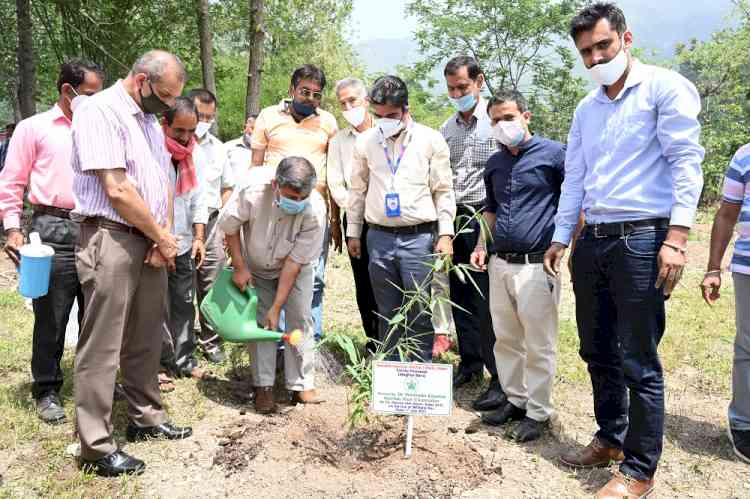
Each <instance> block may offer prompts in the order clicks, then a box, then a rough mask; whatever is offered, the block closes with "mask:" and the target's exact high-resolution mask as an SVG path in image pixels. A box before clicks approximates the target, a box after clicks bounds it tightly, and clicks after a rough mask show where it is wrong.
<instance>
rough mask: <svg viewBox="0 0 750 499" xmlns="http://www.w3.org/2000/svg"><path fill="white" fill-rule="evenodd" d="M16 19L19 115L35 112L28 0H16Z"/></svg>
mask: <svg viewBox="0 0 750 499" xmlns="http://www.w3.org/2000/svg"><path fill="white" fill-rule="evenodd" d="M16 20H17V23H18V27H17V30H18V49H17V51H16V57H17V58H18V80H19V81H18V107H19V109H20V111H21V117H23V118H28V117H29V116H32V115H34V114H36V101H35V97H36V62H35V61H34V41H33V33H32V25H31V3H30V0H16Z"/></svg>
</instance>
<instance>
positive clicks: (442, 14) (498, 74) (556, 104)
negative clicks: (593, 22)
mask: <svg viewBox="0 0 750 499" xmlns="http://www.w3.org/2000/svg"><path fill="white" fill-rule="evenodd" d="M582 4H583V1H582V0H559V1H555V2H550V1H547V0H409V1H408V2H407V11H408V12H409V13H410V14H412V15H414V16H416V17H417V18H418V19H419V22H418V24H417V26H418V27H417V30H416V33H415V37H416V40H417V42H418V43H419V46H420V48H421V50H422V52H423V53H424V54H425V55H426V58H425V60H424V61H423V63H422V64H420V65H418V66H417V67H416V70H417V71H419V72H420V73H421V75H422V76H424V75H427V74H429V72H430V71H432V70H433V68H435V67H436V66H438V65H441V64H443V63H444V62H445V61H446V60H447V59H449V58H450V57H452V56H455V55H458V54H467V55H471V56H473V57H474V58H476V59H477V61H479V64H480V66H481V67H482V70H483V71H484V74H485V77H486V81H487V87H488V89H489V91H490V92H494V91H496V90H497V89H500V88H513V89H519V90H521V91H523V92H524V93H525V94H527V97H528V98H529V100H530V101H531V102H532V103H533V104H534V109H533V110H532V111H534V112H535V114H536V116H537V118H536V120H535V122H534V123H535V129H536V130H537V131H539V132H541V133H542V134H544V135H547V136H550V137H553V138H557V139H561V138H564V137H565V135H566V134H567V130H568V128H569V125H570V120H571V119H572V116H573V111H574V109H575V105H576V104H577V102H578V99H579V98H580V97H581V96H582V95H583V92H584V89H585V86H584V82H583V81H582V80H581V79H580V78H576V77H574V76H573V75H572V71H571V70H572V68H573V61H574V56H573V54H572V53H571V52H570V50H569V49H568V48H566V47H565V46H564V45H563V44H562V43H563V42H562V40H563V39H564V38H565V37H566V36H567V31H568V22H569V19H570V18H571V17H572V16H573V14H574V13H575V11H576V10H577V9H578V8H579V7H580V6H581V5H582Z"/></svg>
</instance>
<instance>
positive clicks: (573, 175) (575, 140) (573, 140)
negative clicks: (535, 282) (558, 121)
mask: <svg viewBox="0 0 750 499" xmlns="http://www.w3.org/2000/svg"><path fill="white" fill-rule="evenodd" d="M579 119H580V115H579V113H578V112H577V111H576V113H575V114H574V115H573V124H572V125H571V127H570V132H569V133H568V145H567V149H566V151H565V170H564V177H565V180H564V181H563V184H562V191H561V193H560V202H559V203H558V206H557V215H555V232H554V234H553V235H552V242H555V243H561V244H564V245H565V246H567V245H569V244H570V240H571V239H572V238H573V233H574V232H575V229H576V225H578V218H579V216H580V213H581V206H582V205H583V194H584V192H583V191H584V189H583V181H584V178H585V177H586V159H585V158H584V154H583V141H582V138H581V128H580V125H579V123H578V121H579Z"/></svg>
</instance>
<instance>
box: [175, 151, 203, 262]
mask: <svg viewBox="0 0 750 499" xmlns="http://www.w3.org/2000/svg"><path fill="white" fill-rule="evenodd" d="M169 166H170V168H169V181H170V183H171V184H170V185H171V186H172V192H174V189H175V186H176V185H177V169H176V168H175V167H174V164H173V163H172V162H171V161H170V165H169ZM206 223H208V206H207V205H206V196H204V195H203V193H202V192H201V187H200V184H199V185H198V186H196V187H195V188H194V189H193V190H190V191H188V192H185V193H183V194H182V195H180V196H175V197H174V220H173V222H172V234H174V235H175V236H177V237H178V238H179V241H177V254H178V255H184V254H185V253H187V252H188V251H190V250H191V249H192V248H193V224H206ZM206 236H208V234H206Z"/></svg>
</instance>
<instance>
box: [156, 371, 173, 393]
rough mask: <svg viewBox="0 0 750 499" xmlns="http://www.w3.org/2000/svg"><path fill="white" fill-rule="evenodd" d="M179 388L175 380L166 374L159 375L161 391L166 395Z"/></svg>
mask: <svg viewBox="0 0 750 499" xmlns="http://www.w3.org/2000/svg"><path fill="white" fill-rule="evenodd" d="M175 388H177V386H175V384H174V380H173V379H172V378H170V377H169V375H168V374H167V373H165V372H161V373H159V391H161V392H164V393H169V392H173V391H174V390H175Z"/></svg>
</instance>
